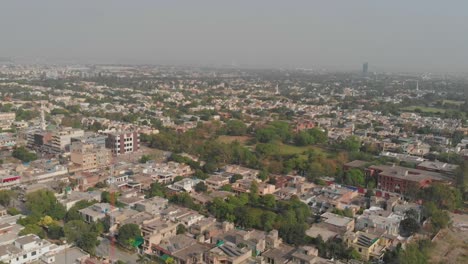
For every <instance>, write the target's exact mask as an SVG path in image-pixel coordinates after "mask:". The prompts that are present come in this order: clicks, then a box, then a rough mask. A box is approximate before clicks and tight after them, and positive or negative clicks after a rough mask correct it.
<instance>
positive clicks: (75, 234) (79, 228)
mask: <svg viewBox="0 0 468 264" xmlns="http://www.w3.org/2000/svg"><path fill="white" fill-rule="evenodd" d="M89 230H90V226H89V225H88V224H86V223H85V222H84V221H83V220H72V221H69V222H68V223H66V224H65V225H64V227H63V232H64V235H65V237H66V239H67V241H68V242H69V243H75V242H76V241H77V240H78V238H80V237H81V236H82V235H83V234H85V233H88V232H89Z"/></svg>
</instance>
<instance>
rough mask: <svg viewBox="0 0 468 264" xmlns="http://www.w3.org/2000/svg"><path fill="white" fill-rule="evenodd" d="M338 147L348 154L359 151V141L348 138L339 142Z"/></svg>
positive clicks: (356, 138) (354, 137) (351, 137)
mask: <svg viewBox="0 0 468 264" xmlns="http://www.w3.org/2000/svg"><path fill="white" fill-rule="evenodd" d="M339 147H340V148H342V149H345V150H347V151H350V152H355V151H359V149H360V148H361V140H360V139H359V138H358V137H357V136H349V137H347V138H346V139H344V140H343V142H341V144H340V145H339Z"/></svg>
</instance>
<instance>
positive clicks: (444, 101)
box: [442, 100, 465, 106]
mask: <svg viewBox="0 0 468 264" xmlns="http://www.w3.org/2000/svg"><path fill="white" fill-rule="evenodd" d="M464 103H465V101H455V100H442V105H444V104H451V105H458V106H460V105H462V104H464Z"/></svg>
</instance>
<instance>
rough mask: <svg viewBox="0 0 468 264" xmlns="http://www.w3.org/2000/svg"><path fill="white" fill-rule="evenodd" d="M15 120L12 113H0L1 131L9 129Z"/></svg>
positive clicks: (14, 115) (14, 114)
mask: <svg viewBox="0 0 468 264" xmlns="http://www.w3.org/2000/svg"><path fill="white" fill-rule="evenodd" d="M15 119H16V113H14V112H8V113H0V128H1V129H3V130H8V129H10V128H11V125H12V124H13V122H15Z"/></svg>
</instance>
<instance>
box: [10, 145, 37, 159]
mask: <svg viewBox="0 0 468 264" xmlns="http://www.w3.org/2000/svg"><path fill="white" fill-rule="evenodd" d="M11 155H12V156H13V157H15V158H17V159H19V160H21V161H24V162H30V161H33V160H36V159H37V155H36V154H35V153H33V152H30V151H29V150H27V149H26V148H25V147H19V148H16V149H15V150H13V153H12V154H11Z"/></svg>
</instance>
